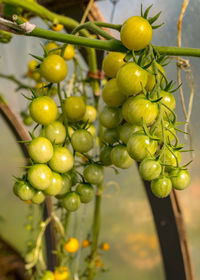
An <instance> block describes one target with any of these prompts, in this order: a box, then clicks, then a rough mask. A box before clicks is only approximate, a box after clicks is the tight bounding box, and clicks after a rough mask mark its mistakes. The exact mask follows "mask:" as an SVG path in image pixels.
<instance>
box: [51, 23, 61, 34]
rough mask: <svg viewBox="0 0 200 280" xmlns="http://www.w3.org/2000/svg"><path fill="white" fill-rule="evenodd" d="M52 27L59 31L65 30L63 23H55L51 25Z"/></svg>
mask: <svg viewBox="0 0 200 280" xmlns="http://www.w3.org/2000/svg"><path fill="white" fill-rule="evenodd" d="M51 28H52V29H53V30H54V31H57V32H59V31H61V30H63V28H64V25H63V24H60V23H57V24H53V25H52V26H51Z"/></svg>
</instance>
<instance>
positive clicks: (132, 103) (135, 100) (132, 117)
mask: <svg viewBox="0 0 200 280" xmlns="http://www.w3.org/2000/svg"><path fill="white" fill-rule="evenodd" d="M158 112H159V111H158V105H157V103H153V102H151V101H150V100H148V99H147V98H146V97H145V96H144V94H139V95H137V96H132V97H130V98H128V99H127V101H126V102H125V103H124V104H123V106H122V116H123V118H124V119H125V120H126V121H127V122H128V123H130V124H135V125H142V124H143V121H144V122H145V123H146V125H147V126H149V125H151V124H152V123H153V122H154V121H155V119H156V118H157V116H158Z"/></svg>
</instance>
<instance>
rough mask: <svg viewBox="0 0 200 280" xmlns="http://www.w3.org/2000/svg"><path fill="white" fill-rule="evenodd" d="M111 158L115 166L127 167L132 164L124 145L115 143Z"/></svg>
mask: <svg viewBox="0 0 200 280" xmlns="http://www.w3.org/2000/svg"><path fill="white" fill-rule="evenodd" d="M111 160H112V163H113V164H114V165H115V166H117V167H119V168H122V169H127V168H129V167H130V166H131V165H132V164H133V159H132V158H131V157H130V156H129V154H128V152H127V149H126V147H125V146H124V145H117V146H115V147H114V148H113V149H112V151H111Z"/></svg>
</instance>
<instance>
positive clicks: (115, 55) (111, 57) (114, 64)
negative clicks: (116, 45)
mask: <svg viewBox="0 0 200 280" xmlns="http://www.w3.org/2000/svg"><path fill="white" fill-rule="evenodd" d="M124 57H125V54H124V53H119V52H110V53H108V54H107V55H106V56H105V57H104V59H103V65H102V68H103V71H104V72H105V75H106V76H108V77H109V78H114V77H115V76H116V75H117V72H118V70H119V68H120V67H121V66H122V65H124V64H125V62H124Z"/></svg>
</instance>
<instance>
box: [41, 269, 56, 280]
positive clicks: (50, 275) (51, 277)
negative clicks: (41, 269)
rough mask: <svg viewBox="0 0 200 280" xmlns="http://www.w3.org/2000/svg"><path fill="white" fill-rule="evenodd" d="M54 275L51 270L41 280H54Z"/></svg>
mask: <svg viewBox="0 0 200 280" xmlns="http://www.w3.org/2000/svg"><path fill="white" fill-rule="evenodd" d="M54 279H55V278H54V274H53V272H51V271H50V270H47V271H45V273H44V275H43V277H42V278H41V279H40V280H54Z"/></svg>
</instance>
